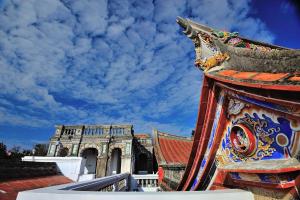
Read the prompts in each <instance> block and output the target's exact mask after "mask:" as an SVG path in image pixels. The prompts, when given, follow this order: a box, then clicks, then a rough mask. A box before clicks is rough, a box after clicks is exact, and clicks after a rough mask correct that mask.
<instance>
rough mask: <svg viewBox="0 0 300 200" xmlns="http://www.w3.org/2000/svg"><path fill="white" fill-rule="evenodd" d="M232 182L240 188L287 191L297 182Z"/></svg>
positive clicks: (233, 180)
mask: <svg viewBox="0 0 300 200" xmlns="http://www.w3.org/2000/svg"><path fill="white" fill-rule="evenodd" d="M232 182H233V183H235V184H236V185H237V186H238V187H239V186H255V187H262V188H269V189H286V188H291V187H294V186H295V181H294V180H293V181H289V182H286V183H278V184H274V183H262V182H253V181H245V180H235V179H232Z"/></svg>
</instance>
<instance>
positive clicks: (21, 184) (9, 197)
mask: <svg viewBox="0 0 300 200" xmlns="http://www.w3.org/2000/svg"><path fill="white" fill-rule="evenodd" d="M71 182H73V181H72V180H70V179H68V178H67V177H65V176H62V175H56V176H47V177H40V178H31V179H23V180H11V181H6V182H1V183H0V190H1V191H2V192H0V199H1V200H15V199H16V198H17V195H18V192H21V191H24V190H32V189H37V188H42V187H48V186H52V185H60V184H66V183H71Z"/></svg>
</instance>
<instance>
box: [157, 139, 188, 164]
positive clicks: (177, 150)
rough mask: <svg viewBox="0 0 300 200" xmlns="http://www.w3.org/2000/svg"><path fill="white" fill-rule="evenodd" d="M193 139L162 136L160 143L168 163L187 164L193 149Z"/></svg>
mask: <svg viewBox="0 0 300 200" xmlns="http://www.w3.org/2000/svg"><path fill="white" fill-rule="evenodd" d="M192 143H193V141H192V140H184V139H181V140H180V139H173V138H168V137H160V138H159V145H160V149H161V151H162V154H163V156H164V158H165V160H166V162H167V163H168V164H170V163H179V164H187V162H188V159H189V155H190V152H191V149H192Z"/></svg>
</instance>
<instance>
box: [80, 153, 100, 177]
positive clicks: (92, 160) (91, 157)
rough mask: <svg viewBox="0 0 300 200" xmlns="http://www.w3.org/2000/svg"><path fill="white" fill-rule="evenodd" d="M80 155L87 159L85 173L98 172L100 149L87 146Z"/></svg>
mask: <svg viewBox="0 0 300 200" xmlns="http://www.w3.org/2000/svg"><path fill="white" fill-rule="evenodd" d="M80 156H81V157H83V158H84V159H85V167H84V174H96V169H97V156H98V150H97V149H96V148H85V149H83V150H82V151H81V154H80Z"/></svg>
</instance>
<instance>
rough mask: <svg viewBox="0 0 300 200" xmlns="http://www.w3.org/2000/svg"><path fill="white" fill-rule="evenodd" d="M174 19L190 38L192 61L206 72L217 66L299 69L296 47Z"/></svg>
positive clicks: (281, 69) (263, 70)
mask: <svg viewBox="0 0 300 200" xmlns="http://www.w3.org/2000/svg"><path fill="white" fill-rule="evenodd" d="M177 23H178V24H179V25H181V27H183V28H184V31H183V32H184V33H185V34H186V35H187V36H188V37H189V38H191V39H192V40H193V42H194V44H195V51H196V60H195V65H196V66H197V67H199V68H200V69H202V70H204V71H205V72H207V71H209V70H210V69H212V68H215V67H217V66H220V67H222V68H227V69H234V70H236V69H243V70H244V71H249V72H251V71H256V72H271V73H276V72H287V71H289V72H300V67H299V66H300V51H299V50H291V49H287V48H283V47H279V46H275V45H270V44H265V43H262V42H257V41H253V40H249V39H246V38H243V37H240V36H239V34H238V32H232V33H231V32H226V31H218V30H214V29H211V28H209V27H206V26H203V25H199V24H196V23H194V22H193V21H190V20H186V19H183V18H181V17H178V18H177ZM257 66H259V68H258V67H257ZM212 70H213V69H212Z"/></svg>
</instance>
